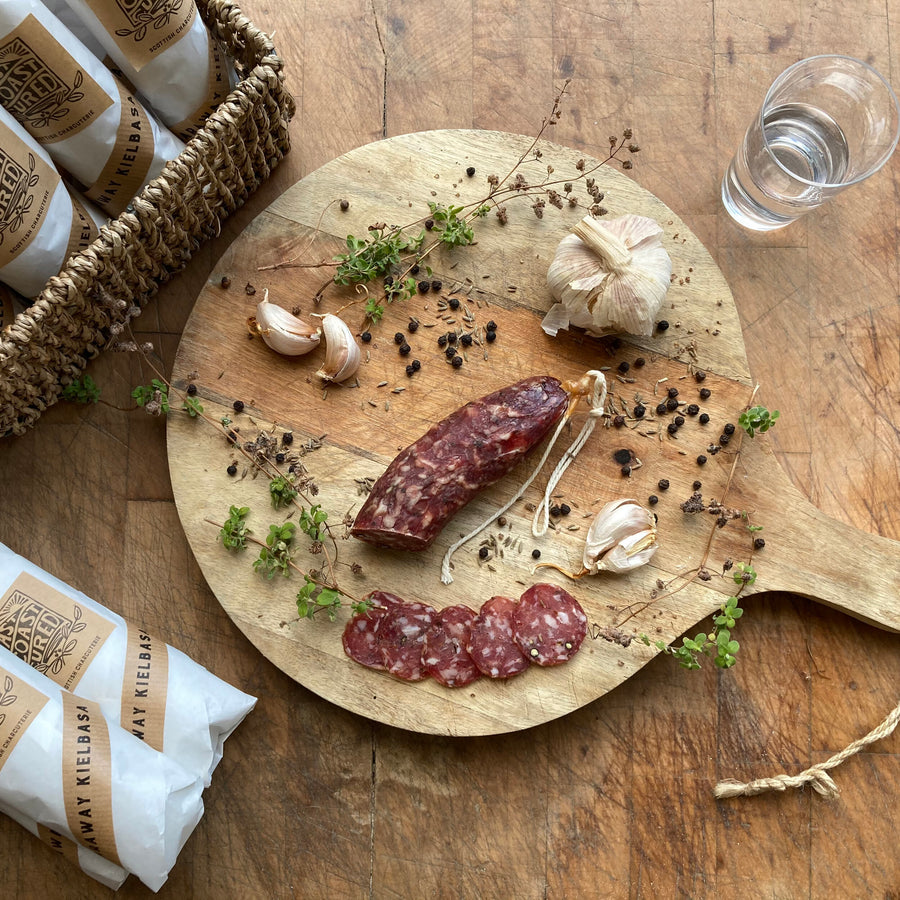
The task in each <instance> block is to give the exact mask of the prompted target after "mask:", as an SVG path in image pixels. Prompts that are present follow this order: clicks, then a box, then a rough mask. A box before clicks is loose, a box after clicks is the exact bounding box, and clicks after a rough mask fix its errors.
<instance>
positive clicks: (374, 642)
mask: <svg viewBox="0 0 900 900" xmlns="http://www.w3.org/2000/svg"><path fill="white" fill-rule="evenodd" d="M366 599H367V600H370V601H372V603H373V606H372V607H371V609H369V610H367V611H366V612H360V613H356V615H354V616H353V617H352V618H351V619H350V621H349V622H348V623H347V624H346V626H345V627H344V635H343V638H342V640H343V644H344V652H345V653H346V654H347V656H349V657H350V659H352V660H353V661H354V662H358V663H359V664H360V665H362V666H367V667H368V668H370V669H384V668H385V665H384V656H383V655H382V652H381V643H380V632H381V626H382V623H383V621H384V617H385V616H386V615H387V612H388V610H389V609H392V608H393V607H395V606H401V605H403V600H401V599H400V598H399V597H396V596H395V595H394V594H388V593H387V592H385V591H372V593H371V594H369V595H368V596H367V597H366Z"/></svg>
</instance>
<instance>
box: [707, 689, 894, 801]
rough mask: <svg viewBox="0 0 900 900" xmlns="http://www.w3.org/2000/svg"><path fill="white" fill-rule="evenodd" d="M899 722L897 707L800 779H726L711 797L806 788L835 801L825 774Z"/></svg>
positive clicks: (834, 791)
mask: <svg viewBox="0 0 900 900" xmlns="http://www.w3.org/2000/svg"><path fill="white" fill-rule="evenodd" d="M898 722H900V705H898V706H897V707H896V708H895V709H894V710H892V711H891V712H890V713H889V714H888V716H887V718H886V719H885V720H884V721H883V722H882V723H881V724H880V725H878V726H876V727H875V728H873V729H872V730H871V731H870V732H869V733H868V734H867V735H866V736H865V737H861V738H860V739H859V740H856V741H854V742H853V743H852V744H850V745H849V746H848V747H845V748H844V749H843V750H841V751H840V752H839V753H835V754H834V756H832V757H831V758H830V759H827V760H825V762H823V763H819V764H818V765H816V766H811V767H810V768H808V769H806V770H804V771H803V772H801V773H800V774H799V775H775V776H773V777H772V778H757V779H756V780H755V781H748V782H746V783H744V782H741V781H736V780H734V779H731V778H727V779H725V780H724V781H720V782H719V783H718V784H717V785H716V787H715V789H714V791H713V793H714V794H715V795H716V799H718V800H725V799H728V798H730V797H752V796H754V795H755V794H762V793H765V791H786V790H787V789H788V788H799V787H804V786H805V785H807V784H809V785H812V788H813V790H814V791H815V792H816V793H817V794H820V795H821V796H822V797H825V798H826V799H828V800H834V799H835V797H837V795H838V794H839V793H840V791H839V790H838V786H837V785H836V784H835V783H834V779H833V778H832V777H831V776H830V775H829V774H828V770H829V769H833V768H834V767H835V766H839V765H840V764H841V763H842V762H843V761H844V760H845V759H848V758H849V757H851V756H853V755H854V754H856V753H859V751H860V750H862V749H863V748H865V747H868V746H869V744H873V743H874V742H875V741H880V740H881V739H882V738H886V737H887V736H888V735H889V734H891V733H892V732H893V731H894V729H895V728H896V727H897V723H898Z"/></svg>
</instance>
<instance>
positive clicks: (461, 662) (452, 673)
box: [422, 603, 481, 687]
mask: <svg viewBox="0 0 900 900" xmlns="http://www.w3.org/2000/svg"><path fill="white" fill-rule="evenodd" d="M474 618H475V610H473V609H469V607H468V606H465V605H463V604H461V603H460V604H457V605H456V606H447V607H445V608H444V609H442V610H441V611H440V613H439V614H438V618H437V619H436V621H435V622H434V624H433V625H432V626H431V627H430V628H429V629H428V631H427V632H426V634H425V646H424V648H423V649H422V663H423V665H424V666H425V669H426V671H427V672H428V674H429V675H431V676H432V677H433V678H434V679H435V681H438V682H440V683H441V684H442V685H444V687H465V686H466V685H467V684H471V683H472V682H473V681H475V680H476V679H478V678H481V672H480V671H479V669H478V667H477V666H476V665H475V663H474V662H473V661H472V657H471V656H469V651H468V650H466V645H467V644H468V642H469V632H470V630H471V625H472V621H473V619H474Z"/></svg>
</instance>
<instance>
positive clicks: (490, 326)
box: [484, 319, 497, 331]
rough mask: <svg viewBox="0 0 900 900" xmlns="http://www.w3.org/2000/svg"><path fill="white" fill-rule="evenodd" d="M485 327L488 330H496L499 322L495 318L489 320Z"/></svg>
mask: <svg viewBox="0 0 900 900" xmlns="http://www.w3.org/2000/svg"><path fill="white" fill-rule="evenodd" d="M484 327H485V330H486V331H496V330H497V323H496V322H495V321H494V320H493V319H491V321H490V322H488V323H487V325H485V326H484Z"/></svg>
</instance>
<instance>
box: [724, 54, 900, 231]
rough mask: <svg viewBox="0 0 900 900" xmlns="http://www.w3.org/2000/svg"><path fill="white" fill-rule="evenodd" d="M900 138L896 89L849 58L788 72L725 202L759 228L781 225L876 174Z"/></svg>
mask: <svg viewBox="0 0 900 900" xmlns="http://www.w3.org/2000/svg"><path fill="white" fill-rule="evenodd" d="M898 136H900V112H898V106H897V98H896V96H895V95H894V92H893V90H892V89H891V86H890V85H889V84H888V83H887V81H885V79H884V78H883V77H882V76H881V75H880V74H879V73H878V72H877V71H876V70H875V69H873V68H872V67H871V66H870V65H868V64H867V63H864V62H862V61H861V60H858V59H853V58H852V57H849V56H812V57H810V58H809V59H803V60H800V62H798V63H794V65H792V66H790V67H789V68H787V69H785V70H784V72H782V73H781V75H779V76H778V77H777V78H776V79H775V81H774V83H773V84H772V86H771V87H770V88H769V91H768V93H767V94H766V97H765V99H764V100H763V103H762V107H761V108H760V110H759V112H758V113H757V115H756V117H755V118H754V119H753V121H752V122H751V123H750V126H749V128H748V129H747V133H746V134H745V135H744V140H743V142H742V143H741V145H740V147H738V150H737V153H736V154H735V156H734V159H732V161H731V163H730V164H729V166H728V170H727V171H726V173H725V177H724V178H723V179H722V203H723V204H724V206H725V209H726V210H727V211H728V213H729V214H730V215H731V217H732V218H733V219H734V220H735V221H736V222H738V223H739V224H741V225H743V226H745V227H746V228H751V229H753V230H754V231H772V230H774V229H776V228H783V227H784V226H785V225H789V224H790V223H791V222H793V221H794V220H795V219H797V218H799V217H800V216H802V215H803V214H804V213H807V212H809V211H810V210H811V209H815V208H816V207H817V206H820V205H821V204H822V203H824V202H825V201H826V200H827V199H828V198H829V197H833V196H834V195H835V194H837V193H839V192H840V191H842V190H844V188H847V187H849V186H850V185H852V184H857V183H858V182H860V181H862V180H863V179H865V178H868V177H869V176H870V175H872V174H873V173H875V172H877V171H878V170H879V169H880V168H881V167H882V166H883V165H884V164H885V163H886V162H887V161H888V159H889V158H890V156H891V154H892V153H893V152H894V148H895V147H896V146H897V138H898Z"/></svg>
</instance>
